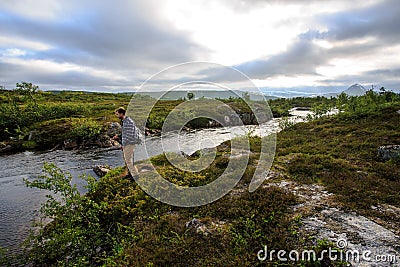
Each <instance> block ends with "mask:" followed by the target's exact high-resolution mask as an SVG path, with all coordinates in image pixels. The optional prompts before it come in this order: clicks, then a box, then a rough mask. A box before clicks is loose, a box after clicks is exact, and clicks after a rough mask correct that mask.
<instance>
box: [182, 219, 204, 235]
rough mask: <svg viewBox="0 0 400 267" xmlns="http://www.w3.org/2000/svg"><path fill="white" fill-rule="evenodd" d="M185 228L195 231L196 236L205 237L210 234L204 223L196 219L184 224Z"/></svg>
mask: <svg viewBox="0 0 400 267" xmlns="http://www.w3.org/2000/svg"><path fill="white" fill-rule="evenodd" d="M185 226H186V228H189V229H195V230H196V233H198V234H202V235H205V236H207V235H208V234H210V231H209V230H208V229H207V227H206V225H205V224H204V223H202V222H200V220H199V219H196V218H194V219H192V220H191V221H188V222H187V223H186V224H185Z"/></svg>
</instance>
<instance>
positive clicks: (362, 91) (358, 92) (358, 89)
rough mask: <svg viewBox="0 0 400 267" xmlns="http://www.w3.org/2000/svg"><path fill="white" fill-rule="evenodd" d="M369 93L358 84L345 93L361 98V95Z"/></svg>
mask: <svg viewBox="0 0 400 267" xmlns="http://www.w3.org/2000/svg"><path fill="white" fill-rule="evenodd" d="M366 92H367V89H365V87H364V86H362V85H360V84H358V83H356V84H353V85H352V86H350V87H349V88H348V89H347V90H345V91H344V93H346V94H347V95H349V96H360V95H365V93H366Z"/></svg>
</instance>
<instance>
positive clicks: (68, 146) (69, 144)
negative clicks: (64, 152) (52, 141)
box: [64, 139, 78, 149]
mask: <svg viewBox="0 0 400 267" xmlns="http://www.w3.org/2000/svg"><path fill="white" fill-rule="evenodd" d="M77 147H78V143H77V142H76V141H75V140H71V139H67V140H64V149H74V148H77Z"/></svg>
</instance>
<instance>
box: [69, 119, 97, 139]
mask: <svg viewBox="0 0 400 267" xmlns="http://www.w3.org/2000/svg"><path fill="white" fill-rule="evenodd" d="M102 129H103V126H102V125H101V124H100V123H98V122H97V121H94V120H89V119H80V120H77V121H73V122H72V130H71V135H72V136H73V137H77V138H78V139H80V140H87V139H91V138H94V137H97V136H98V135H100V133H101V131H102Z"/></svg>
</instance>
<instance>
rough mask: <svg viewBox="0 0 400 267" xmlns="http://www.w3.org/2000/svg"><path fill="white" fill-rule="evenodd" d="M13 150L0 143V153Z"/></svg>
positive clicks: (11, 147) (9, 146)
mask: <svg viewBox="0 0 400 267" xmlns="http://www.w3.org/2000/svg"><path fill="white" fill-rule="evenodd" d="M13 150H14V147H13V146H11V145H9V144H6V143H4V142H1V143H0V153H7V152H11V151H13Z"/></svg>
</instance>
